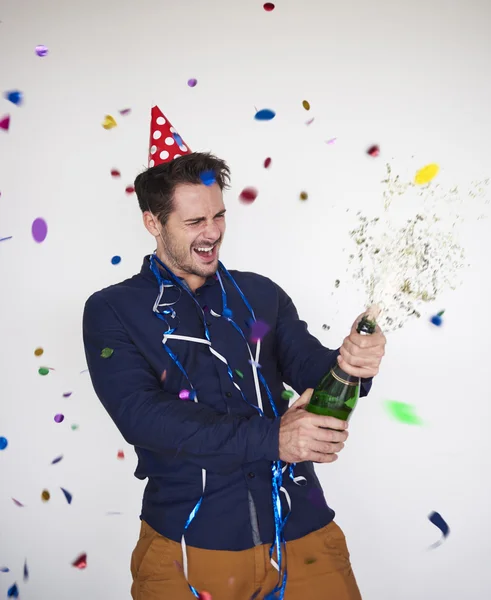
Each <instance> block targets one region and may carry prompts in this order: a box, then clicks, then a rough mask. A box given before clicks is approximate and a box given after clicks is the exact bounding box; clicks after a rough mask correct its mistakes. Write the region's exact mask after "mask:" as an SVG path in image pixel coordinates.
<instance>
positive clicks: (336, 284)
mask: <svg viewBox="0 0 491 600" xmlns="http://www.w3.org/2000/svg"><path fill="white" fill-rule="evenodd" d="M340 283H341V282H340V281H339V279H336V281H335V282H334V287H335V288H338V287H339V284H340Z"/></svg>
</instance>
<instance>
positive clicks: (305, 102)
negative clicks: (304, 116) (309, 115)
mask: <svg viewBox="0 0 491 600" xmlns="http://www.w3.org/2000/svg"><path fill="white" fill-rule="evenodd" d="M302 106H303V107H304V108H305V110H310V104H309V102H308V101H307V100H304V101H303V102H302Z"/></svg>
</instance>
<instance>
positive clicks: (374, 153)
mask: <svg viewBox="0 0 491 600" xmlns="http://www.w3.org/2000/svg"><path fill="white" fill-rule="evenodd" d="M367 154H369V155H370V156H373V157H374V158H375V157H376V156H378V155H379V154H380V148H379V147H378V146H370V148H368V150H367Z"/></svg>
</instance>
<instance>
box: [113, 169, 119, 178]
mask: <svg viewBox="0 0 491 600" xmlns="http://www.w3.org/2000/svg"><path fill="white" fill-rule="evenodd" d="M111 177H121V173H120V172H119V171H118V170H117V169H111Z"/></svg>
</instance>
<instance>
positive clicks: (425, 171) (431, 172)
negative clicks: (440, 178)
mask: <svg viewBox="0 0 491 600" xmlns="http://www.w3.org/2000/svg"><path fill="white" fill-rule="evenodd" d="M439 170H440V167H439V166H438V165H437V164H435V163H432V164H430V165H426V166H425V167H423V168H422V169H420V170H419V171H417V172H416V175H415V177H414V182H415V183H417V184H418V185H423V184H424V183H429V182H430V181H431V180H432V179H433V178H435V177H436V176H437V175H438V171H439Z"/></svg>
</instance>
